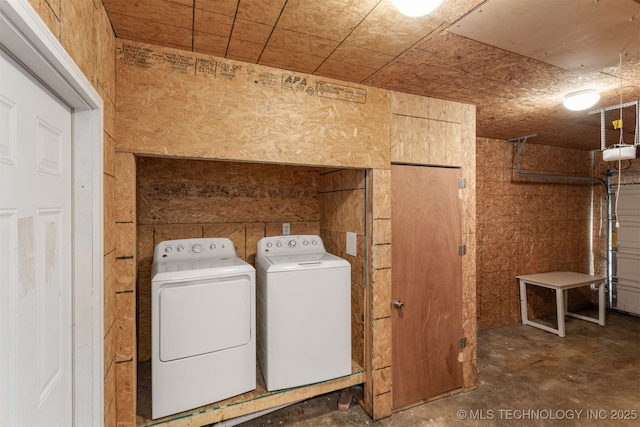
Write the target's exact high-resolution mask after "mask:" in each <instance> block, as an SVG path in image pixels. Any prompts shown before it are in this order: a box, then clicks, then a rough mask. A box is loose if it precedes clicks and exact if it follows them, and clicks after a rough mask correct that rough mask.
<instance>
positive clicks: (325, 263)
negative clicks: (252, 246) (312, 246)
mask: <svg viewBox="0 0 640 427" xmlns="http://www.w3.org/2000/svg"><path fill="white" fill-rule="evenodd" d="M258 262H259V263H261V264H262V265H263V266H264V267H265V268H266V270H267V271H268V272H274V271H290V270H314V269H321V268H336V267H347V266H351V264H349V262H348V261H347V260H345V259H343V258H340V257H338V256H336V255H333V254H330V253H328V252H304V253H297V254H280V255H267V256H264V257H262V258H260V259H258Z"/></svg>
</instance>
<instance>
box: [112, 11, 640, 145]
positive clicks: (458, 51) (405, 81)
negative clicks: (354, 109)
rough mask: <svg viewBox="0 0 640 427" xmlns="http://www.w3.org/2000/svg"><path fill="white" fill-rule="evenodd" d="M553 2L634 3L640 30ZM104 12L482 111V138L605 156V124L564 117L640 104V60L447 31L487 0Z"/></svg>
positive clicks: (158, 36) (134, 29)
mask: <svg viewBox="0 0 640 427" xmlns="http://www.w3.org/2000/svg"><path fill="white" fill-rule="evenodd" d="M488 1H492V0H488ZM514 1H516V0H514ZM518 1H520V0H518ZM522 1H524V0H522ZM545 1H546V2H547V3H548V8H549V10H550V11H552V12H551V13H556V14H557V13H562V12H563V11H562V10H561V11H558V9H557V7H558V4H560V3H565V7H564V13H571V8H574V7H592V6H593V4H594V3H598V2H599V1H600V2H601V3H602V4H604V3H605V2H607V3H609V4H611V3H614V4H615V3H616V2H623V3H624V6H625V7H629V3H631V4H632V7H633V8H634V10H635V12H636V13H635V14H634V15H633V16H630V17H629V20H630V21H634V20H638V19H640V0H561V1H558V0H537V3H540V2H545ZM103 2H104V4H105V7H106V9H107V12H108V14H109V18H110V19H111V22H112V25H113V28H114V31H115V33H116V36H117V37H119V38H122V39H128V40H135V41H142V42H146V43H150V44H155V45H161V46H167V47H173V48H178V49H183V50H188V51H194V52H202V53H207V54H212V55H214V56H219V57H225V58H229V59H233V60H239V61H245V62H249V63H256V64H261V65H266V66H271V67H277V68H281V69H285V70H290V71H297V72H302V73H310V74H314V75H318V76H325V77H331V78H336V79H340V80H345V81H349V82H354V83H360V84H365V85H370V86H375V87H380V88H385V89H391V90H396V91H401V92H408V93H413V94H418V95H424V96H429V97H435V98H443V99H449V100H454V101H460V102H466V103H473V104H476V105H477V135H478V136H479V137H487V138H496V139H508V138H513V137H517V136H521V135H528V134H533V133H536V134H537V135H538V136H537V137H536V138H532V139H530V140H529V142H530V143H537V144H546V145H555V146H563V147H568V148H579V149H589V150H592V149H598V148H599V147H600V117H599V115H588V114H587V113H586V112H570V111H568V110H566V109H564V108H563V107H562V100H563V98H564V96H565V95H566V94H567V93H569V92H573V91H576V90H581V89H585V88H597V89H599V90H600V91H601V94H602V98H601V100H600V102H599V103H598V104H597V105H596V106H595V107H593V108H594V109H596V108H604V107H607V106H611V105H616V104H619V103H620V85H621V82H622V87H623V91H622V93H623V102H628V101H634V100H637V99H640V59H639V58H633V57H632V58H629V57H628V56H627V57H623V62H622V64H623V65H622V68H620V67H619V66H617V64H616V65H613V66H610V67H605V68H602V69H599V70H595V71H569V70H566V69H563V68H560V67H557V66H554V65H550V64H547V63H545V62H542V61H540V60H536V59H532V58H529V57H526V56H522V55H519V54H516V53H512V52H509V51H507V50H503V49H500V48H497V47H493V46H490V45H488V44H484V43H480V42H477V41H474V40H471V39H469V38H465V37H462V36H459V35H456V34H454V33H453V32H450V31H448V30H447V29H448V28H450V27H451V26H452V25H454V24H455V23H456V22H458V21H459V20H461V18H463V17H465V16H466V15H467V14H469V13H471V12H472V11H475V12H476V13H477V12H478V11H479V10H480V8H482V7H483V6H484V3H486V1H483V0H445V1H444V3H443V4H442V6H440V7H439V8H438V9H437V10H436V11H435V12H433V13H432V14H431V15H429V16H425V17H421V18H408V17H405V16H403V15H401V14H399V13H398V12H397V11H396V10H395V8H394V7H393V6H392V5H391V3H390V2H389V0H103ZM619 4H620V3H619ZM538 6H539V5H538ZM603 10H604V9H603ZM520 18H521V17H520ZM514 19H518V17H514ZM544 24H545V23H544V22H539V23H538V28H539V30H538V32H537V33H533V34H531V37H533V38H535V37H540V36H541V35H544V31H545V29H544ZM591 27H592V26H589V25H587V26H585V31H588V30H589V28H591ZM593 27H598V28H599V31H602V29H601V26H595V25H594V26H593ZM633 28H637V26H634V27H633ZM633 31H634V34H631V35H630V37H631V38H632V39H634V38H635V40H637V43H640V32H638V34H635V32H636V31H635V29H634V30H633ZM592 36H599V35H598V34H595V35H592ZM623 53H624V52H623ZM620 69H622V72H620ZM610 114H615V113H610ZM607 117H608V116H607ZM625 117H626V115H625ZM613 118H615V117H613ZM630 119H631V120H633V117H632V116H630ZM631 120H625V133H626V134H628V135H625V142H627V143H631V142H632V141H633V127H634V126H633V124H632V123H631ZM634 123H635V122H634ZM628 124H631V125H628ZM608 135H610V136H611V137H612V138H615V139H611V140H609V142H608V145H610V144H612V143H615V142H618V140H617V138H618V137H617V136H616V135H615V133H614V132H613V131H608Z"/></svg>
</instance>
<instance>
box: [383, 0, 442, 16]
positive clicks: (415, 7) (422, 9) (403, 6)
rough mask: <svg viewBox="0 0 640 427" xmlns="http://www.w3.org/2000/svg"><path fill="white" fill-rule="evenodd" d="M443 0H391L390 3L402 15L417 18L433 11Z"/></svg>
mask: <svg viewBox="0 0 640 427" xmlns="http://www.w3.org/2000/svg"><path fill="white" fill-rule="evenodd" d="M442 2H443V0H391V3H392V4H393V5H394V6H395V8H396V9H398V12H400V13H402V14H403V15H406V16H410V17H412V18H417V17H419V16H424V15H426V14H428V13H431V12H433V11H434V10H436V9H437V8H438V6H440V5H441V4H442Z"/></svg>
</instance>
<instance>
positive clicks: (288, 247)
mask: <svg viewBox="0 0 640 427" xmlns="http://www.w3.org/2000/svg"><path fill="white" fill-rule="evenodd" d="M306 252H325V249H324V244H323V243H322V239H321V238H320V236H316V235H311V234H304V235H292V236H271V237H264V238H262V239H260V241H259V242H258V252H257V254H256V255H257V256H266V255H286V254H299V253H306Z"/></svg>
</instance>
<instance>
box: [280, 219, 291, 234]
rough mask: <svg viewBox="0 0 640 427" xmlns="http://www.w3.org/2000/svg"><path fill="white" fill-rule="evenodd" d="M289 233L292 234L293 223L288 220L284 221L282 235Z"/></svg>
mask: <svg viewBox="0 0 640 427" xmlns="http://www.w3.org/2000/svg"><path fill="white" fill-rule="evenodd" d="M289 234H291V224H289V223H288V222H284V223H282V235H283V236H288V235H289Z"/></svg>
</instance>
